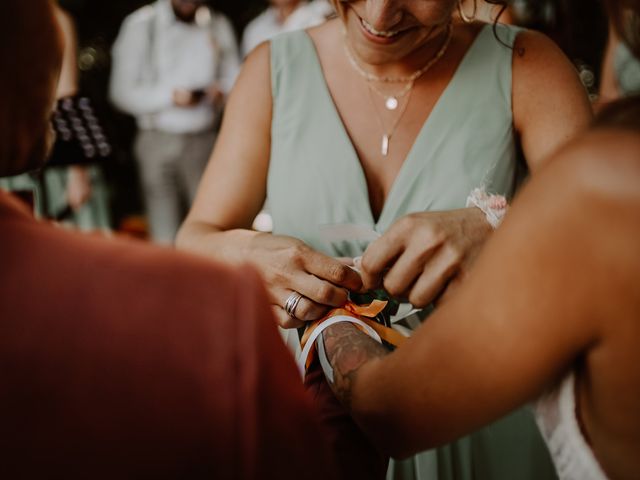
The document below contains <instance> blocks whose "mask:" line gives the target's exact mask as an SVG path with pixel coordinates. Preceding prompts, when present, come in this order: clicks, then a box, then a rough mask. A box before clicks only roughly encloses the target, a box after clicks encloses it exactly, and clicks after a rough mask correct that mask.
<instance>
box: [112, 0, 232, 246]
mask: <svg viewBox="0 0 640 480" xmlns="http://www.w3.org/2000/svg"><path fill="white" fill-rule="evenodd" d="M205 4H206V0H157V1H156V2H155V3H153V4H151V5H147V6H145V7H143V8H141V9H139V10H137V11H135V12H134V13H132V14H131V15H129V16H128V17H127V18H126V19H125V21H124V23H123V25H122V28H121V30H120V34H119V36H118V39H117V40H116V43H115V45H114V47H113V70H112V74H111V85H110V97H111V100H112V101H113V103H114V104H115V105H116V106H117V107H118V108H120V109H121V110H123V111H125V112H127V113H129V114H131V115H133V116H135V117H136V120H137V123H138V127H139V129H140V131H139V134H138V137H137V139H136V142H135V156H136V159H137V161H138V166H139V170H140V176H141V181H142V189H143V193H144V199H145V205H146V210H147V216H148V220H149V226H150V233H151V237H152V239H153V240H154V241H155V242H157V243H164V244H170V243H172V242H173V239H174V236H175V233H176V231H177V229H178V227H179V225H180V223H181V221H182V218H183V214H184V212H183V207H184V206H185V204H186V203H189V204H190V202H191V201H192V200H193V197H194V196H195V192H196V189H197V186H198V182H199V180H200V177H201V175H202V172H203V170H204V167H205V165H206V162H207V160H208V158H209V155H210V153H211V150H212V148H213V144H214V142H215V130H214V129H215V126H216V123H217V120H218V116H219V114H220V111H221V108H222V104H223V102H224V98H225V96H226V95H227V94H228V93H229V91H230V90H231V87H232V86H233V83H234V81H235V78H236V76H237V74H238V70H239V56H238V48H237V44H236V39H235V36H234V33H233V29H232V27H231V24H230V22H229V20H228V19H227V18H226V17H224V16H223V15H221V14H219V13H216V12H212V11H210V10H209V9H208V8H206V6H205ZM186 206H188V205H186Z"/></svg>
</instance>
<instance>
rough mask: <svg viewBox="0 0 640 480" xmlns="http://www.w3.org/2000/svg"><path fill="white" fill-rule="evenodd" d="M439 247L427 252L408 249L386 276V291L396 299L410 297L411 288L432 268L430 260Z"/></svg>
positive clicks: (384, 281)
mask: <svg viewBox="0 0 640 480" xmlns="http://www.w3.org/2000/svg"><path fill="white" fill-rule="evenodd" d="M436 252H437V247H435V246H434V247H432V248H429V249H426V250H418V249H415V248H414V249H408V250H406V251H405V252H403V253H402V255H400V257H399V258H398V259H397V260H396V262H395V263H394V264H393V266H392V267H391V269H390V270H389V271H388V272H387V273H385V274H384V280H383V283H382V284H383V286H384V289H385V290H386V291H387V292H389V293H390V294H391V295H393V296H394V297H408V295H409V292H410V289H411V286H412V285H413V284H414V283H415V282H416V280H417V278H418V277H419V276H420V275H421V274H422V272H423V271H424V270H425V269H427V268H431V266H430V265H429V262H430V260H431V259H432V257H433V256H434V255H435V254H436Z"/></svg>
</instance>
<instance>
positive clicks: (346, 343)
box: [320, 322, 388, 410]
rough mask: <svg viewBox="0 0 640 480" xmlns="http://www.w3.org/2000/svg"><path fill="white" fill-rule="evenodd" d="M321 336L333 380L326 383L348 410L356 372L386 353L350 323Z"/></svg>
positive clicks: (340, 325)
mask: <svg viewBox="0 0 640 480" xmlns="http://www.w3.org/2000/svg"><path fill="white" fill-rule="evenodd" d="M322 335H323V338H324V350H325V353H326V357H327V359H328V360H329V363H330V364H331V367H332V368H333V378H327V380H328V381H329V385H331V388H332V390H333V392H334V393H335V395H336V397H338V400H340V402H342V404H343V405H345V406H346V408H347V409H349V410H350V409H351V398H352V389H353V387H354V384H355V381H356V377H357V375H358V371H359V369H360V368H361V367H362V366H363V365H364V364H366V363H367V362H369V361H370V360H373V359H375V358H380V357H383V356H384V355H386V354H387V353H388V351H387V349H386V348H385V347H383V346H382V345H380V344H379V343H378V342H376V341H375V340H373V339H372V338H371V337H369V336H368V335H366V334H364V333H362V332H361V331H360V330H358V329H357V328H356V327H355V326H354V325H353V324H351V323H346V322H345V323H337V324H335V325H332V326H330V327H329V328H327V329H326V330H325V331H324V332H323V334H322ZM320 341H322V340H320Z"/></svg>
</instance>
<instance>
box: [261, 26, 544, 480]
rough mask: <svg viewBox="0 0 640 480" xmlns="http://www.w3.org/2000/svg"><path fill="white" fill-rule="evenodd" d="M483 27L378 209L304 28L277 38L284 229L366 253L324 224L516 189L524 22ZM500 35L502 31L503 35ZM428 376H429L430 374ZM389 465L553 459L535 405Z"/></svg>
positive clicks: (466, 471) (379, 225)
mask: <svg viewBox="0 0 640 480" xmlns="http://www.w3.org/2000/svg"><path fill="white" fill-rule="evenodd" d="M496 28H497V30H496V35H497V38H496V35H494V32H493V30H492V26H490V25H487V26H484V27H483V28H482V29H481V30H480V32H479V33H478V35H477V37H476V39H475V40H474V42H473V44H472V45H471V47H470V48H469V50H468V51H467V53H466V54H465V56H464V58H463V59H462V61H461V63H460V65H459V66H458V68H457V70H456V72H455V74H454V76H453V78H452V79H451V81H450V83H449V85H448V86H447V87H446V89H445V90H444V92H443V93H442V95H441V96H440V98H439V100H438V101H437V103H436V105H435V107H434V108H433V110H432V112H431V114H430V115H429V117H428V119H427V120H426V122H425V123H424V125H423V126H422V128H421V130H420V132H419V134H418V136H417V138H416V140H415V143H414V144H413V146H412V148H411V149H410V151H409V153H408V155H407V157H406V159H405V160H404V162H403V165H402V167H401V169H400V171H399V173H398V175H397V178H396V179H395V181H394V184H393V185H392V188H391V190H390V192H389V195H388V197H387V199H386V201H385V204H384V206H383V209H382V211H381V213H380V215H379V217H378V219H377V221H376V220H375V219H374V216H373V214H372V212H371V208H370V204H369V195H368V190H367V182H366V179H365V175H364V172H363V169H362V166H361V164H360V161H359V158H358V156H357V153H356V149H355V148H354V146H353V144H352V142H351V139H350V137H349V135H348V133H347V131H346V128H345V126H344V124H343V122H342V120H341V117H340V115H339V113H338V111H337V109H336V106H335V104H334V101H333V98H332V96H331V93H330V91H329V88H328V86H327V83H326V81H325V78H324V75H323V71H322V66H321V63H320V60H319V58H318V55H317V52H316V50H315V46H314V44H313V41H312V40H311V37H310V36H309V35H308V34H307V33H306V32H304V31H297V32H290V33H286V34H282V35H280V36H278V37H276V38H274V39H273V40H272V41H271V83H272V95H273V116H272V127H271V157H270V164H269V173H268V180H267V198H268V203H269V208H270V210H271V215H272V218H273V231H274V233H276V234H284V235H290V236H293V237H296V238H299V239H301V240H303V241H304V242H306V243H307V244H309V245H310V246H312V247H314V248H315V249H317V250H319V251H321V252H324V253H326V254H329V255H332V256H350V257H354V256H358V255H361V254H362V253H363V252H364V249H365V248H366V246H367V244H366V242H364V241H361V240H353V239H347V240H338V241H331V242H329V241H326V240H324V239H323V238H326V237H323V235H322V229H323V226H326V225H335V224H355V225H359V226H363V227H366V228H368V229H370V230H374V231H376V232H377V233H383V232H384V231H385V230H387V229H388V228H389V227H390V226H391V225H392V224H393V223H394V222H395V221H396V220H397V219H398V218H400V217H401V216H403V215H406V214H409V213H412V212H421V211H441V210H451V209H456V208H463V207H464V206H465V202H466V198H467V196H468V195H469V192H471V190H473V189H474V188H476V187H479V186H485V187H486V188H487V190H488V191H491V192H492V193H500V194H503V195H506V196H510V195H511V194H512V193H513V189H514V186H515V179H516V147H515V136H514V130H513V118H512V108H511V64H512V49H511V48H510V47H511V46H512V45H513V42H514V40H515V38H516V36H517V32H518V30H517V29H516V28H514V27H509V26H502V25H499V26H497V27H496ZM498 39H499V40H498ZM426 379H428V377H425V380H426ZM392 468H393V469H395V470H396V472H398V471H401V472H400V473H399V474H398V475H397V478H411V477H414V478H429V479H430V480H432V479H440V480H443V479H454V478H455V479H472V478H481V479H492V480H496V479H497V480H500V479H509V480H511V479H514V478H517V479H519V480H527V479H532V480H533V479H536V480H540V479H545V478H555V475H554V473H553V472H554V470H553V466H552V464H551V462H550V459H549V456H548V454H547V452H546V449H545V446H544V443H543V442H542V439H541V437H540V435H539V433H538V431H537V429H536V426H535V423H534V421H533V417H532V416H531V414H530V412H527V411H522V412H517V413H516V414H514V415H512V416H511V417H509V418H508V419H506V420H503V421H501V422H498V423H497V424H496V425H494V426H490V427H487V428H485V429H483V430H482V431H480V432H478V433H477V434H474V435H472V436H470V437H467V438H465V439H462V440H460V441H458V442H455V443H454V444H452V445H451V446H448V447H445V448H442V449H438V450H437V451H431V452H427V453H425V454H421V455H419V456H417V457H415V458H414V459H412V460H410V461H408V462H407V461H405V462H403V463H397V464H395V466H393V465H392Z"/></svg>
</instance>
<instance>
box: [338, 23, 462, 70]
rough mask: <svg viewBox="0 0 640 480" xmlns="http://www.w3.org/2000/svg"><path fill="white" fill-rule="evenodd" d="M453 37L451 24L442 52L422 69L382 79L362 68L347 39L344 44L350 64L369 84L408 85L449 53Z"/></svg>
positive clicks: (441, 48) (439, 51)
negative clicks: (401, 75) (402, 75)
mask: <svg viewBox="0 0 640 480" xmlns="http://www.w3.org/2000/svg"><path fill="white" fill-rule="evenodd" d="M452 36H453V25H452V24H451V23H449V24H448V25H447V36H446V38H445V41H444V42H443V43H442V46H441V47H440V50H438V52H437V53H436V54H435V55H434V56H433V57H432V58H431V60H429V61H428V62H427V63H426V64H425V65H424V66H423V67H422V68H420V69H419V70H416V71H415V72H413V73H412V74H411V75H408V76H406V77H380V76H378V75H374V74H373V73H370V72H367V71H366V70H365V69H364V68H362V67H361V66H360V64H359V63H358V61H357V60H356V58H355V57H354V56H353V52H352V51H351V49H350V48H349V44H348V42H347V41H346V39H345V42H344V50H345V52H346V54H347V58H348V59H349V63H351V66H352V67H353V68H354V70H355V71H356V72H358V74H360V75H361V76H362V77H364V78H365V79H366V80H367V81H368V82H378V83H408V82H415V81H416V80H417V79H418V78H420V77H421V76H422V75H424V74H425V73H426V72H427V70H429V69H430V68H431V67H432V66H433V65H434V64H435V63H436V62H437V61H438V60H440V58H441V57H442V56H443V55H444V52H446V51H447V48H448V47H449V43H450V42H451V37H452Z"/></svg>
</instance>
